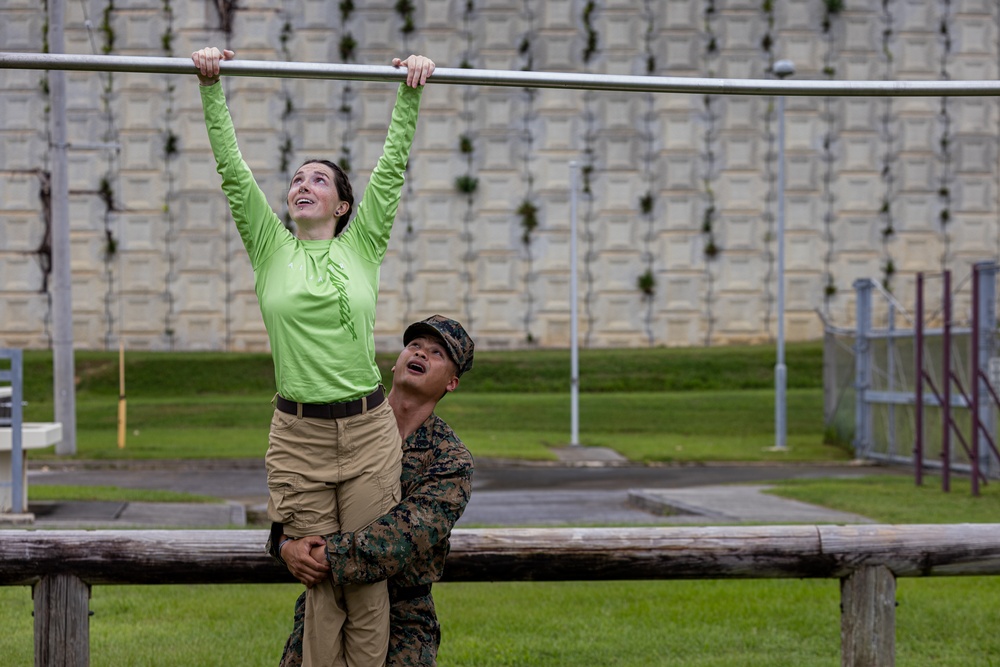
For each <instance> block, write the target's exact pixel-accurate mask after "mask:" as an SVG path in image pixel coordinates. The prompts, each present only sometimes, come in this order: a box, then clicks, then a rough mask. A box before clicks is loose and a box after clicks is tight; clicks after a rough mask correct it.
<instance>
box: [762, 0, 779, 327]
mask: <svg viewBox="0 0 1000 667" xmlns="http://www.w3.org/2000/svg"><path fill="white" fill-rule="evenodd" d="M761 12H762V13H763V15H764V26H765V29H764V36H763V37H762V38H761V40H760V47H761V50H762V51H763V56H764V70H765V71H766V72H767V73H768V75H773V72H774V61H775V57H774V37H773V31H774V2H773V0H764V1H763V3H762V4H761ZM761 101H763V102H766V106H765V107H764V115H763V118H762V121H763V125H764V144H765V146H766V148H765V150H764V183H765V184H766V187H767V191H766V192H765V194H764V210H763V213H762V214H761V217H762V218H763V220H764V259H765V261H766V263H767V270H766V271H765V274H764V283H763V288H764V331H766V332H768V335H770V331H771V318H772V317H773V316H774V303H775V295H774V292H773V291H772V285H773V284H774V281H775V275H774V274H775V253H774V250H773V249H772V248H773V245H774V243H775V239H776V238H777V236H776V234H775V221H776V219H777V218H776V216H775V208H776V206H777V201H778V173H777V166H778V159H779V155H778V150H777V145H778V136H777V133H776V132H775V122H776V120H777V107H776V105H775V98H774V97H766V98H762V100H761Z"/></svg>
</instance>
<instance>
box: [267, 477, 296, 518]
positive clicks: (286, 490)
mask: <svg viewBox="0 0 1000 667" xmlns="http://www.w3.org/2000/svg"><path fill="white" fill-rule="evenodd" d="M267 491H268V503H267V505H268V507H267V510H268V512H267V513H268V518H270V519H271V520H272V521H277V522H278V523H282V524H286V525H289V524H294V523H295V515H296V514H298V512H299V510H300V507H299V506H300V504H301V503H300V501H301V498H302V490H301V485H300V483H299V478H298V476H297V475H287V474H286V475H282V474H277V475H271V476H269V477H268V479H267Z"/></svg>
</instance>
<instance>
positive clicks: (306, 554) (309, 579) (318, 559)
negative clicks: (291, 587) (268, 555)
mask: <svg viewBox="0 0 1000 667" xmlns="http://www.w3.org/2000/svg"><path fill="white" fill-rule="evenodd" d="M282 539H284V536H282ZM279 555H280V556H281V559H282V560H283V561H285V564H286V565H287V566H288V571H289V572H291V573H292V576H293V577H295V578H296V579H298V580H299V581H301V582H302V583H303V584H305V585H306V586H307V587H308V588H312V587H313V586H315V585H316V584H318V583H320V582H321V581H323V580H324V579H326V578H327V577H328V576H329V573H330V564H329V563H328V562H326V540H324V539H323V538H322V537H320V536H319V535H310V536H309V537H302V538H300V539H297V540H290V541H288V542H285V544H284V545H283V546H282V547H281V553H280V554H279Z"/></svg>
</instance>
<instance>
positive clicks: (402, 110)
mask: <svg viewBox="0 0 1000 667" xmlns="http://www.w3.org/2000/svg"><path fill="white" fill-rule="evenodd" d="M422 92H423V88H422V87H421V88H410V87H409V86H407V85H405V84H400V86H399V90H398V91H397V93H396V104H395V106H394V107H393V109H392V120H391V121H390V122H389V130H388V132H387V133H386V137H385V145H384V146H383V148H382V156H381V157H380V158H379V159H378V162H377V163H376V165H375V168H374V169H373V170H372V173H371V177H370V178H369V179H368V186H367V187H366V188H365V192H364V195H362V197H361V203H360V204H359V205H358V212H357V215H355V217H354V220H353V221H352V222H351V225H350V227H348V228H347V231H346V232H345V233H344V235H343V237H342V239H343V241H344V242H345V243H347V244H349V245H351V246H352V247H353V248H354V249H355V251H356V252H358V253H359V254H360V255H361V256H362V257H366V258H368V259H369V260H370V261H372V262H374V263H376V264H381V263H382V259H383V258H384V257H385V252H386V249H387V248H388V246H389V233H390V232H391V231H392V223H393V221H394V220H395V219H396V210H397V209H398V208H399V199H400V195H401V193H402V190H403V180H404V174H405V172H406V164H407V162H408V161H409V159H410V147H411V146H412V145H413V135H414V134H415V133H416V128H417V114H418V113H419V111H420V96H421V93H422Z"/></svg>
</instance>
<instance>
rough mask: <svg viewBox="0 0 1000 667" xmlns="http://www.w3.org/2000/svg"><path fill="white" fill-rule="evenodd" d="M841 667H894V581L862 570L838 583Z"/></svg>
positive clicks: (879, 571)
mask: <svg viewBox="0 0 1000 667" xmlns="http://www.w3.org/2000/svg"><path fill="white" fill-rule="evenodd" d="M840 645H841V656H840V664H841V667H894V665H895V664H896V577H895V576H894V575H893V574H892V572H891V571H890V570H889V568H887V567H885V566H884V565H876V566H865V567H862V568H859V569H858V570H856V571H855V572H853V573H852V574H851V575H850V576H848V577H846V578H844V579H841V580H840Z"/></svg>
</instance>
